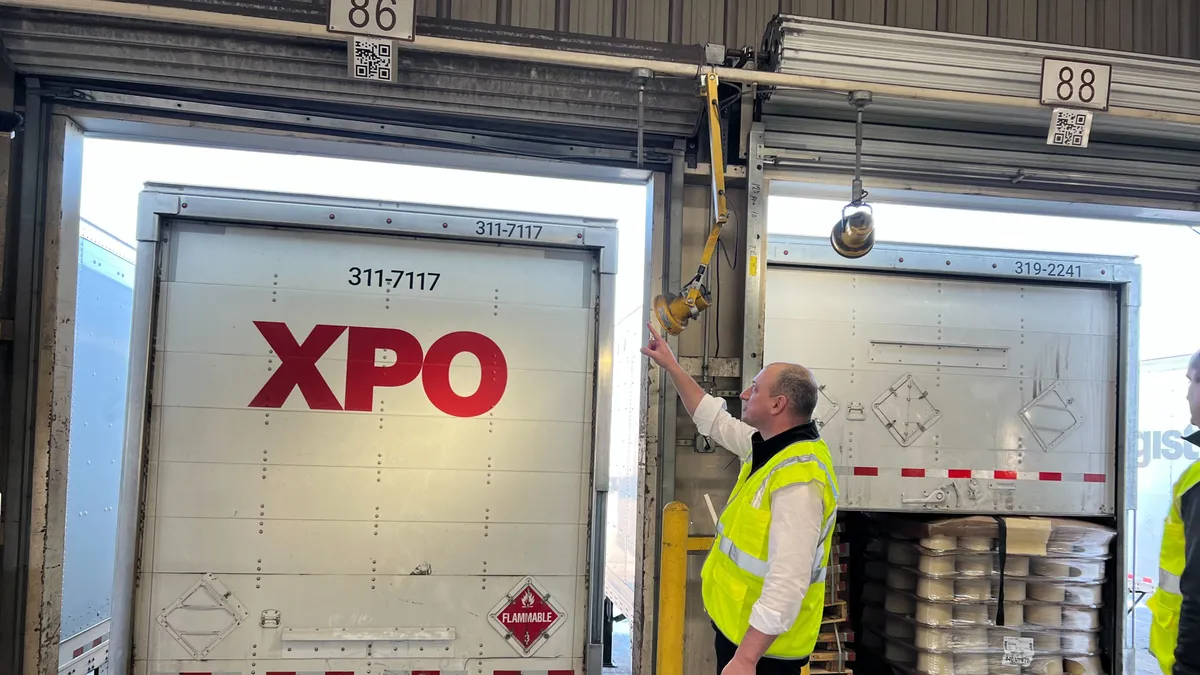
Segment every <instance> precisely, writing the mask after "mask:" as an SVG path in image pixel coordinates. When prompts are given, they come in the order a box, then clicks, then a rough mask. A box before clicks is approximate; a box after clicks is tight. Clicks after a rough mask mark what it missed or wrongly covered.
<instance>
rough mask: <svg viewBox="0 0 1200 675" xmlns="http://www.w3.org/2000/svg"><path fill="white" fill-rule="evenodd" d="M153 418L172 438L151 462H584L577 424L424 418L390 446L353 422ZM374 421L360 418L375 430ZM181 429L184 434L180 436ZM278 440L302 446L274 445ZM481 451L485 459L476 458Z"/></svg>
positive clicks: (550, 466)
mask: <svg viewBox="0 0 1200 675" xmlns="http://www.w3.org/2000/svg"><path fill="white" fill-rule="evenodd" d="M157 413H158V414H157V416H156V421H157V423H158V426H161V427H162V433H164V434H167V435H170V436H171V437H172V438H175V439H177V440H176V441H175V442H173V443H172V444H171V445H169V446H165V447H163V448H162V453H161V454H160V455H159V459H160V460H161V461H164V462H168V461H170V462H216V463H220V464H253V465H261V464H263V461H262V460H263V458H262V457H261V456H254V455H251V454H248V453H246V452H244V451H242V450H241V449H240V446H241V444H246V445H250V446H254V445H256V444H257V445H258V446H262V447H263V449H267V450H268V451H269V461H271V462H275V463H278V464H283V465H288V466H327V465H329V464H331V463H332V462H334V461H336V462H337V465H338V466H343V467H354V466H357V467H363V468H372V469H378V468H380V467H383V468H385V469H387V468H400V469H474V470H477V471H482V470H485V469H488V468H492V469H495V470H497V471H542V472H547V473H564V472H565V473H577V472H579V471H585V470H586V469H587V464H588V462H589V461H590V458H589V457H588V456H587V455H586V453H585V452H584V451H583V446H584V442H583V438H582V436H580V435H579V432H580V424H579V423H578V422H552V421H544V420H505V423H504V424H501V425H496V423H495V419H494V418H490V417H489V418H451V417H426V418H423V419H422V420H421V423H420V424H419V425H413V424H405V425H404V426H403V427H402V428H403V430H404V442H403V443H395V442H393V441H392V440H391V439H390V437H388V436H386V435H377V434H371V435H369V436H367V437H363V435H362V434H357V435H356V432H357V431H358V430H360V429H361V428H362V427H363V425H365V424H366V422H364V421H363V419H362V418H361V417H360V415H315V414H312V412H311V411H307V410H272V411H270V413H271V417H270V419H271V424H270V425H266V424H249V425H246V424H239V422H240V420H241V419H242V418H243V416H244V414H245V412H244V410H240V409H227V410H226V409H212V408H160V409H159V410H158V411H157ZM382 417H383V418H384V419H383V425H384V429H385V430H386V429H388V428H400V427H397V425H399V424H403V423H404V421H405V418H404V417H401V416H388V415H383V416H382ZM378 418H379V416H375V417H374V418H372V417H370V416H368V420H371V419H373V420H374V423H375V424H376V426H378V425H379V423H380V422H379V419H378ZM265 419H266V418H263V420H261V421H265ZM201 421H203V423H201ZM183 429H186V430H188V433H186V434H185V433H181V432H180V430H183ZM281 434H287V435H288V436H292V437H294V438H297V439H307V442H305V443H286V442H279V439H280V438H281ZM487 444H490V446H491V449H492V452H490V453H480V452H478V450H477V448H478V447H480V446H481V445H487ZM268 446H269V447H268ZM489 465H490V466H489Z"/></svg>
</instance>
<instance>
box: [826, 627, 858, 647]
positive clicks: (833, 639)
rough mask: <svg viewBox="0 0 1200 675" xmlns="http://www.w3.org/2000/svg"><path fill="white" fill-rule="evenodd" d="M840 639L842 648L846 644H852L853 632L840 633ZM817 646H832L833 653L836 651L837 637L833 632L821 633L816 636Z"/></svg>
mask: <svg viewBox="0 0 1200 675" xmlns="http://www.w3.org/2000/svg"><path fill="white" fill-rule="evenodd" d="M841 637H842V646H843V647H845V645H847V644H852V643H853V642H854V631H852V630H851V631H842V632H841ZM817 644H819V645H825V644H827V645H833V649H834V651H837V644H838V636H837V635H836V634H835V633H834V632H833V631H827V632H823V633H821V634H820V635H818V636H817Z"/></svg>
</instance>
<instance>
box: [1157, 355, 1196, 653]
mask: <svg viewBox="0 0 1200 675" xmlns="http://www.w3.org/2000/svg"><path fill="white" fill-rule="evenodd" d="M1187 377H1188V391H1187V400H1188V407H1189V408H1190V410H1191V414H1192V420H1191V421H1192V426H1197V427H1200V352H1196V353H1195V354H1193V355H1192V360H1191V361H1190V362H1189V363H1188V370H1187ZM1185 440H1187V441H1188V442H1189V443H1191V444H1192V445H1200V431H1197V432H1194V433H1192V434H1191V435H1189V436H1187V437H1186V438H1185ZM1198 483H1200V461H1198V462H1193V463H1192V465H1191V466H1189V467H1188V468H1187V469H1185V470H1184V472H1183V475H1182V476H1180V477H1179V480H1178V481H1176V483H1175V489H1174V490H1173V491H1172V494H1171V508H1170V509H1169V510H1168V511H1167V520H1166V522H1165V523H1164V525H1163V538H1162V548H1161V549H1160V551H1159V554H1158V590H1156V591H1155V592H1154V595H1153V596H1151V597H1150V600H1149V601H1148V602H1147V603H1146V606H1147V607H1149V608H1150V611H1151V612H1152V613H1153V615H1154V623H1153V624H1152V625H1151V627H1150V653H1152V654H1154V657H1155V658H1156V659H1158V663H1159V665H1160V666H1161V667H1162V671H1163V673H1164V674H1165V675H1200V490H1193V489H1192V488H1194V487H1195V486H1196V484H1198Z"/></svg>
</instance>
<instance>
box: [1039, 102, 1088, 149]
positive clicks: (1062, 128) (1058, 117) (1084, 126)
mask: <svg viewBox="0 0 1200 675" xmlns="http://www.w3.org/2000/svg"><path fill="white" fill-rule="evenodd" d="M1091 133H1092V113H1091V112H1090V111H1087V110H1070V109H1066V108H1055V109H1054V115H1053V116H1052V117H1051V118H1050V134H1049V136H1048V137H1047V138H1046V143H1047V144H1048V145H1063V146H1066V147H1069V148H1086V147H1087V145H1088V137H1089V136H1091Z"/></svg>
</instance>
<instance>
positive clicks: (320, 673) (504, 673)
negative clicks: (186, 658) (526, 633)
mask: <svg viewBox="0 0 1200 675" xmlns="http://www.w3.org/2000/svg"><path fill="white" fill-rule="evenodd" d="M154 675H244V674H243V673H232V672H226V671H207V670H204V671H196V670H184V671H179V672H171V673H155V674H154ZM263 675H364V674H362V673H356V672H355V671H353V670H268V671H264V673H263ZM383 675H467V673H466V671H462V670H407V669H406V670H385V671H383ZM492 675H575V671H573V670H493V671H492Z"/></svg>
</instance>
